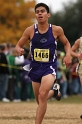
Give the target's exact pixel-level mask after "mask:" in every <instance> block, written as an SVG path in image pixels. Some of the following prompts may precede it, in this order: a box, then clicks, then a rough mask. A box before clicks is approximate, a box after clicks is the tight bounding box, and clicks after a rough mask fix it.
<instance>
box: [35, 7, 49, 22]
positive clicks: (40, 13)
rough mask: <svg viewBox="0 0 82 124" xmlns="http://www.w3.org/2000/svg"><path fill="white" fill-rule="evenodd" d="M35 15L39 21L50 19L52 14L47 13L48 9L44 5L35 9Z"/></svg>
mask: <svg viewBox="0 0 82 124" xmlns="http://www.w3.org/2000/svg"><path fill="white" fill-rule="evenodd" d="M35 16H36V19H37V21H38V22H45V21H48V18H49V17H50V14H49V13H47V10H46V9H45V8H44V7H38V8H37V9H36V11H35Z"/></svg>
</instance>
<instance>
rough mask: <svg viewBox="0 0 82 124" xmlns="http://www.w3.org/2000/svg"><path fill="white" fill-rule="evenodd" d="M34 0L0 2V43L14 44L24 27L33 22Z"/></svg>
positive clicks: (4, 0) (2, 0)
mask: <svg viewBox="0 0 82 124" xmlns="http://www.w3.org/2000/svg"><path fill="white" fill-rule="evenodd" d="M35 4H36V2H35V1H34V0H31V1H29V0H28V1H27V2H25V1H24V0H0V29H1V30H0V43H1V42H12V43H13V44H16V43H17V41H18V40H19V39H20V37H21V35H22V33H23V31H24V30H25V29H26V27H28V26H30V25H32V24H33V23H34V22H35V20H34V18H35V15H34V6H35Z"/></svg>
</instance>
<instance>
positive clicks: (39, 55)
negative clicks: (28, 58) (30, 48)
mask: <svg viewBox="0 0 82 124" xmlns="http://www.w3.org/2000/svg"><path fill="white" fill-rule="evenodd" d="M34 60H35V61H39V62H48V61H49V49H34Z"/></svg>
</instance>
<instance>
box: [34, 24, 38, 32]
mask: <svg viewBox="0 0 82 124" xmlns="http://www.w3.org/2000/svg"><path fill="white" fill-rule="evenodd" d="M34 29H35V32H37V31H38V27H37V24H34Z"/></svg>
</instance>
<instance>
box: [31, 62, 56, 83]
mask: <svg viewBox="0 0 82 124" xmlns="http://www.w3.org/2000/svg"><path fill="white" fill-rule="evenodd" d="M48 74H53V75H54V76H56V75H57V65H56V64H55V63H53V64H46V65H45V66H44V65H40V66H34V67H33V68H32V69H31V71H30V72H29V77H30V78H31V80H32V81H34V82H37V83H41V79H42V77H43V76H45V75H48Z"/></svg>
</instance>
